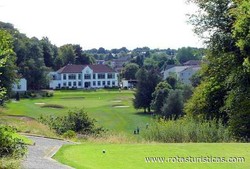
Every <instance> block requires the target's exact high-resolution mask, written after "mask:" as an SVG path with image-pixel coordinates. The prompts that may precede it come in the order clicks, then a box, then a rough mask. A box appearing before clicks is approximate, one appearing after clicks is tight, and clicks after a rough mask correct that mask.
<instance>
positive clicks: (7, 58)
mask: <svg viewBox="0 0 250 169" xmlns="http://www.w3.org/2000/svg"><path fill="white" fill-rule="evenodd" d="M15 60H16V56H15V53H14V51H13V39H12V36H11V35H10V34H9V33H8V32H7V31H5V30H1V29H0V82H1V83H0V99H1V100H2V97H3V96H4V94H6V93H7V94H10V92H11V90H12V85H13V84H14V83H15V80H16V66H15ZM5 92H6V93H5Z"/></svg>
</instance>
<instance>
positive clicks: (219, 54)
mask: <svg viewBox="0 0 250 169" xmlns="http://www.w3.org/2000/svg"><path fill="white" fill-rule="evenodd" d="M190 1H191V2H192V3H195V4H196V5H197V6H198V7H199V9H200V12H199V13H197V14H196V15H192V16H191V23H192V24H193V25H194V26H195V31H196V33H197V34H199V35H201V36H205V35H207V33H208V32H209V33H210V36H208V37H207V41H206V44H207V46H208V49H207V54H206V59H207V61H208V64H207V65H204V66H203V69H202V74H201V76H202V81H201V84H200V85H199V86H198V87H197V88H196V89H195V91H194V95H193V96H192V98H191V99H190V100H189V101H188V103H187V104H186V106H185V112H186V113H187V114H188V115H191V116H194V117H203V118H205V119H213V118H215V119H217V120H222V121H223V122H224V123H225V124H227V125H228V126H229V128H230V130H231V132H232V133H233V134H234V136H235V137H236V138H238V139H241V140H249V138H250V123H249V122H250V109H249V107H250V64H249V63H250V62H249V60H250V39H249V37H250V15H249V13H250V3H249V0H210V1H202V0H190Z"/></svg>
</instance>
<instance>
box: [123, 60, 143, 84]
mask: <svg viewBox="0 0 250 169" xmlns="http://www.w3.org/2000/svg"><path fill="white" fill-rule="evenodd" d="M138 70H139V66H138V65H137V64H135V63H128V64H127V65H126V66H125V67H124V69H123V70H122V76H123V78H125V79H127V80H135V79H136V78H135V75H136V72H137V71H138Z"/></svg>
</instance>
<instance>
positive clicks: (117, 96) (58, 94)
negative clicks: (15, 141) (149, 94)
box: [3, 90, 151, 133]
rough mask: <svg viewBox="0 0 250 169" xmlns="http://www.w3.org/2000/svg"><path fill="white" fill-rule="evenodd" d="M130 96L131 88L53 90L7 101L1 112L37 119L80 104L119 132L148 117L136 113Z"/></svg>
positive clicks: (138, 123) (143, 125)
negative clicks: (51, 94) (41, 95)
mask: <svg viewBox="0 0 250 169" xmlns="http://www.w3.org/2000/svg"><path fill="white" fill-rule="evenodd" d="M132 98H133V92H132V91H121V92H119V91H118V90H115V91H114V90H98V91H79V90H78V91H55V92H54V97H51V98H41V99H21V100H20V101H19V102H11V103H8V104H7V108H6V109H4V110H3V113H4V114H5V115H15V116H27V117H32V118H34V119H36V118H38V117H40V115H57V116H60V115H64V114H66V112H68V110H69V109H73V108H82V107H83V108H85V110H86V111H87V112H88V114H89V115H90V116H91V117H92V118H95V119H96V120H97V124H99V125H100V126H104V128H106V129H108V130H111V131H115V132H119V133H121V132H125V133H133V130H134V129H135V128H136V127H137V126H139V127H141V128H144V127H145V124H146V123H147V122H149V121H150V119H151V118H150V116H147V115H142V114H141V113H137V111H136V110H135V109H134V108H133V105H132ZM44 104H45V105H46V104H51V105H53V104H55V105H60V106H63V107H64V109H57V108H50V107H46V108H44V107H42V106H44ZM31 132H32V131H31Z"/></svg>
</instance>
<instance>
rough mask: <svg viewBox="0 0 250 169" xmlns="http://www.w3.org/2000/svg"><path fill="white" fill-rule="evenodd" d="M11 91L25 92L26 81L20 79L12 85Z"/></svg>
mask: <svg viewBox="0 0 250 169" xmlns="http://www.w3.org/2000/svg"><path fill="white" fill-rule="evenodd" d="M12 91H14V92H25V91H27V80H26V79H24V78H22V79H20V80H19V81H18V82H17V83H16V84H14V85H13V88H12Z"/></svg>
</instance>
